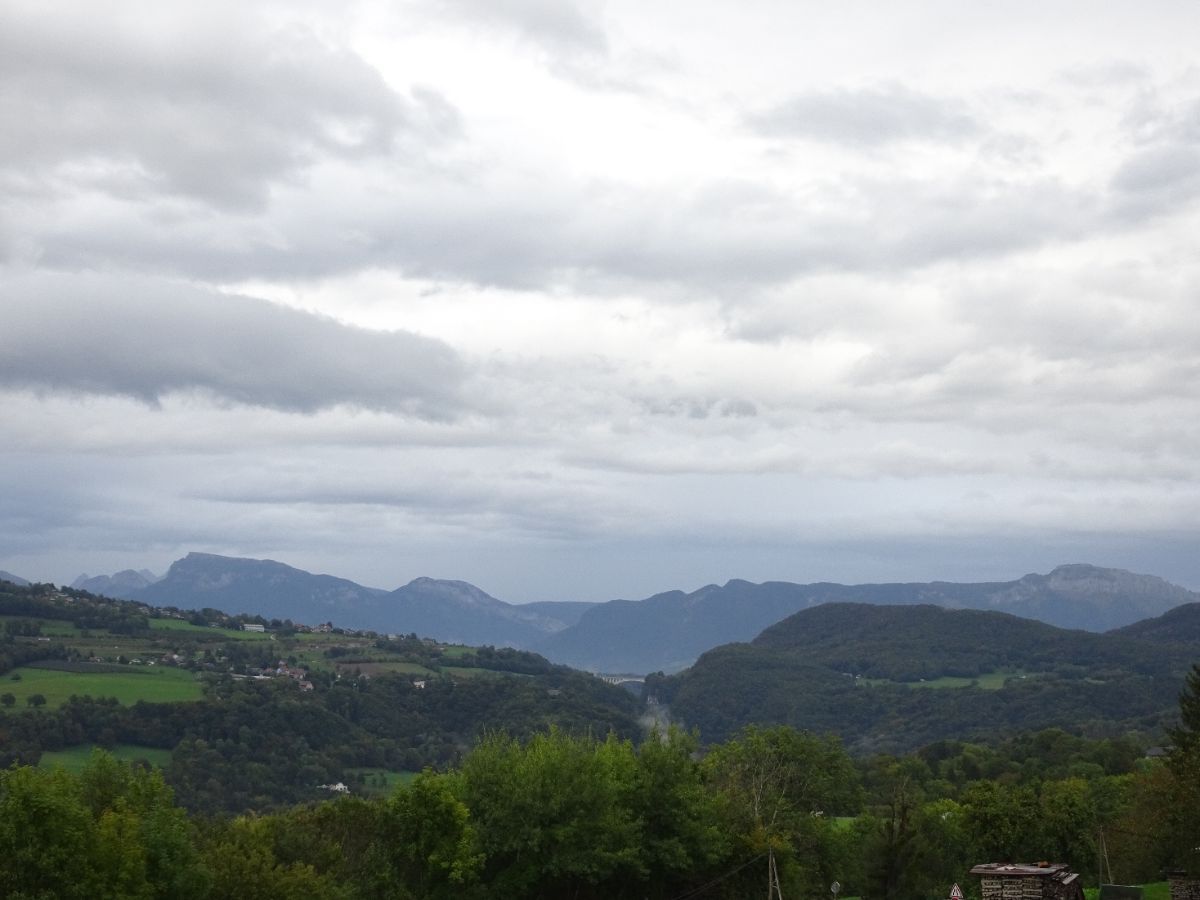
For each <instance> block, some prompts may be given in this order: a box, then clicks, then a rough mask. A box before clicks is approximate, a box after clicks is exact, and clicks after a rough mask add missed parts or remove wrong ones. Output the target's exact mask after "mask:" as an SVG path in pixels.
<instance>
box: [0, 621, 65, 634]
mask: <svg viewBox="0 0 1200 900" xmlns="http://www.w3.org/2000/svg"><path fill="white" fill-rule="evenodd" d="M10 620H11V621H14V622H37V623H38V624H39V625H41V626H42V636H43V637H78V636H79V629H78V628H76V627H75V626H74V625H72V624H71V623H70V622H63V621H62V620H60V619H39V618H38V617H37V616H0V633H3V630H4V623H5V622H7V621H10Z"/></svg>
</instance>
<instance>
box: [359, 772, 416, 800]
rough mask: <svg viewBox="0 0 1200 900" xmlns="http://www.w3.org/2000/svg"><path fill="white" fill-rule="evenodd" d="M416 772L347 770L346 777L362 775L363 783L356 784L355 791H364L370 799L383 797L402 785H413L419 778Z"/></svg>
mask: <svg viewBox="0 0 1200 900" xmlns="http://www.w3.org/2000/svg"><path fill="white" fill-rule="evenodd" d="M417 774H418V773H416V772H404V771H400V772H395V771H391V770H389V769H347V770H346V775H347V776H350V775H361V776H362V778H363V783H362V784H361V785H359V784H357V783H355V784H353V785H352V787H353V789H355V790H359V791H362V792H363V793H365V794H366V795H367V796H368V797H383V796H386V795H388V794H390V793H392V791H394V790H395V789H396V787H397V786H398V785H401V784H411V783H412V780H413V779H414V778H416V777H417Z"/></svg>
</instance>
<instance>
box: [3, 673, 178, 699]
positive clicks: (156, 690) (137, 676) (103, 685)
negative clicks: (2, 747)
mask: <svg viewBox="0 0 1200 900" xmlns="http://www.w3.org/2000/svg"><path fill="white" fill-rule="evenodd" d="M13 675H19V676H20V678H19V679H17V680H14V679H13V677H12V676H13ZM201 693H202V692H201V686H200V682H199V681H198V680H197V678H196V676H195V674H194V673H192V672H189V671H188V670H186V669H174V668H171V667H169V666H162V667H159V666H145V667H142V666H130V667H129V671H128V672H112V673H109V672H99V673H97V672H60V671H55V670H53V669H38V668H33V667H30V666H21V667H20V668H17V669H14V670H13V671H12V672H10V673H6V674H5V675H3V676H0V694H12V695H13V696H14V697H16V698H17V703H16V705H15V706H14V707H12V708H13V709H27V708H28V707H27V706H26V698H27V697H30V696H32V695H34V694H41V695H42V696H43V697H45V698H46V706H47V707H50V708H53V707H57V706H61V705H62V704H63V703H64V702H66V700H67V699H68V698H69V697H71V696H72V695H76V696H80V697H82V696H85V695H86V696H91V697H116V698H117V701H118V702H119V703H123V704H126V705H128V704H131V703H136V702H137V701H138V700H145V701H147V702H149V703H172V702H175V701H179V700H199V699H200V696H201Z"/></svg>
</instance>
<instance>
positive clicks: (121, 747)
mask: <svg viewBox="0 0 1200 900" xmlns="http://www.w3.org/2000/svg"><path fill="white" fill-rule="evenodd" d="M95 748H96V745H95V744H80V745H79V746H78V747H69V748H67V749H66V750H47V751H45V752H44V753H42V758H41V761H40V762H38V766H39V767H40V768H43V769H52V768H54V767H55V766H60V767H62V768H64V769H66V770H67V771H68V772H71V773H73V774H78V773H79V772H81V771H82V770H83V767H84V766H86V765H87V764H88V761H89V760H90V759H91V758H92V751H93V750H94V749H95ZM108 752H109V753H111V754H112V755H113V756H114V757H116V758H117V759H119V760H121V761H122V762H135V761H137V760H139V759H144V760H145V761H146V762H148V763H150V765H152V766H154V767H155V768H159V769H161V768H163V767H164V766H166V765H167V763H169V762H170V761H171V751H170V750H163V749H161V748H159V747H141V746H138V745H137V744H117V745H116V746H115V747H112V748H110V749H109V750H108Z"/></svg>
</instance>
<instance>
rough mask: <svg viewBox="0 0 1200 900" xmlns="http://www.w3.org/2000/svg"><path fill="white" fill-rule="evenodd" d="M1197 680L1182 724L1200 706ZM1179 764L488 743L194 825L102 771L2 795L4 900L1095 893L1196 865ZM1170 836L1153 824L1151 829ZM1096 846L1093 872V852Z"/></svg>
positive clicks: (1191, 807)
mask: <svg viewBox="0 0 1200 900" xmlns="http://www.w3.org/2000/svg"><path fill="white" fill-rule="evenodd" d="M1198 687H1200V670H1198V674H1197V675H1196V676H1195V678H1194V681H1193V684H1192V685H1191V687H1190V688H1189V692H1188V694H1186V695H1185V700H1184V706H1185V709H1189V708H1191V709H1194V708H1195V705H1196V703H1198V702H1200V700H1197V697H1198V696H1200V694H1198V693H1197V688H1198ZM1180 734H1181V735H1183V736H1184V737H1185V741H1183V742H1181V743H1180V745H1179V748H1178V749H1177V750H1176V752H1175V754H1173V755H1172V756H1171V758H1170V759H1169V760H1168V761H1167V762H1166V763H1158V762H1151V761H1147V760H1143V759H1141V758H1140V757H1139V755H1138V754H1137V753H1136V752H1135V750H1134V748H1133V746H1132V745H1131V744H1130V743H1129V742H1128V741H1125V740H1118V741H1089V740H1086V739H1083V738H1079V737H1076V736H1072V735H1069V734H1066V733H1065V732H1062V731H1047V732H1042V733H1039V734H1036V735H1026V736H1022V737H1020V738H1016V739H1013V740H1012V741H1009V742H1006V743H1004V744H1002V745H999V746H995V747H984V746H980V745H973V744H950V743H945V744H940V745H937V746H934V747H930V748H927V749H926V750H925V751H923V752H922V753H921V754H918V755H913V756H907V757H890V756H879V757H873V758H871V759H869V760H862V761H860V762H859V763H857V764H855V763H854V762H852V761H851V759H850V758H849V757H848V756H847V755H846V753H845V751H844V750H843V749H842V747H841V746H840V744H839V743H838V742H837V741H836V740H833V739H830V738H821V737H817V736H814V735H811V734H808V733H804V732H797V731H793V730H791V729H788V728H771V729H756V728H750V729H747V730H745V731H743V732H741V733H740V734H738V735H737V736H736V737H735V738H734V739H732V740H730V741H729V742H727V743H725V744H722V745H718V746H715V747H713V748H711V749H710V751H709V752H708V753H707V754H705V755H703V756H700V754H698V753H697V750H698V747H697V744H696V741H695V738H694V737H693V736H689V735H687V734H684V733H682V732H679V731H677V730H671V731H669V732H667V733H666V734H660V733H657V732H655V733H652V734H651V735H650V737H649V738H648V739H647V740H645V741H644V742H643V743H641V744H640V746H635V745H634V744H633V743H632V742H631V741H628V740H622V739H620V738H618V737H617V736H615V735H610V736H609V737H608V738H606V739H599V738H591V737H571V736H569V735H567V734H566V733H564V732H563V731H560V730H557V729H551V730H550V731H546V732H542V733H540V734H537V735H535V736H533V737H532V738H530V739H529V740H527V741H517V740H515V739H513V738H511V737H508V736H506V735H504V734H499V733H496V734H490V735H488V736H485V737H484V738H482V739H481V741H480V742H479V743H478V744H477V746H476V747H475V749H474V750H473V751H472V752H471V753H470V754H469V755H468V756H467V757H466V758H465V759H464V761H463V763H462V765H461V766H460V767H458V768H453V769H450V770H448V771H446V772H444V773H440V774H439V773H436V772H434V771H432V770H427V771H426V772H424V773H423V774H421V775H419V776H417V777H416V779H415V780H413V781H412V782H411V783H409V784H407V785H404V786H401V787H399V788H398V789H396V790H395V791H394V792H393V793H392V794H391V795H390V796H388V797H386V798H383V799H378V800H371V799H364V798H362V797H355V796H349V797H344V798H339V799H337V800H332V801H326V802H323V803H317V804H308V805H299V806H295V807H292V808H289V809H284V810H280V811H277V812H274V813H270V814H259V815H249V816H239V817H236V818H217V819H207V818H196V817H192V818H189V817H188V816H187V814H186V813H185V812H184V811H183V809H182V808H181V807H179V806H177V805H176V803H175V802H174V800H173V798H172V792H171V789H170V787H169V786H168V785H167V784H166V783H165V781H164V780H163V778H162V777H161V776H160V775H159V774H158V773H156V772H152V771H149V770H147V769H144V768H141V767H138V766H136V765H133V766H129V765H125V764H121V763H117V762H115V761H114V760H113V759H112V758H111V757H108V756H107V755H106V754H104V753H103V752H101V751H97V752H96V753H95V754H94V755H93V758H92V761H91V763H90V764H89V765H88V766H87V768H85V770H84V771H83V772H82V774H80V775H78V776H73V775H69V774H67V773H66V772H65V771H63V770H53V771H46V770H39V769H34V768H29V767H16V768H10V769H8V770H7V771H4V772H0V895H3V896H5V897H8V898H13V900H26V898H35V897H56V898H58V897H62V898H70V897H89V898H96V897H99V898H104V897H143V898H156V897H163V898H166V897H172V898H177V897H184V898H234V897H237V898H242V900H254V898H259V897H261V898H275V897H279V896H286V897H299V898H337V900H357V898H362V900H367V898H371V900H383V898H394V900H416V898H430V900H437V898H451V897H453V898H476V900H483V898H501V897H503V898H506V900H508V898H512V900H521V898H540V897H572V898H580V900H592V898H614V900H620V898H657V900H666V898H678V897H684V896H695V897H699V896H704V897H714V898H735V897H736V898H741V897H745V896H749V895H752V894H754V893H757V892H758V891H760V890H761V889H762V885H763V881H764V880H765V876H766V866H767V859H768V857H773V858H774V860H775V862H776V865H777V869H778V872H779V875H780V881H781V883H782V886H783V890H784V894H785V896H821V895H823V894H824V893H825V890H826V886H827V885H828V884H829V883H830V882H831V881H832V880H834V879H837V880H839V881H840V882H841V883H842V884H843V889H844V891H845V892H846V893H847V894H848V895H851V896H868V897H872V898H885V900H919V898H924V897H929V896H940V895H941V894H942V893H944V892H945V889H946V888H947V887H948V885H949V884H950V883H952V882H959V883H960V884H962V885H963V886H964V887H965V888H967V891H968V895H969V896H977V895H978V893H977V889H976V885H975V884H973V883H972V881H971V879H969V877H968V876H967V875H966V871H967V869H968V868H969V867H970V866H971V865H972V864H974V863H976V862H980V861H1003V860H1014V859H1030V860H1034V859H1043V858H1049V859H1055V860H1061V861H1064V862H1067V863H1068V864H1070V865H1072V866H1073V867H1074V868H1075V869H1076V870H1077V871H1079V872H1081V873H1082V875H1083V877H1084V878H1085V880H1087V881H1088V882H1089V883H1094V882H1095V880H1096V876H1095V874H1094V873H1095V871H1096V865H1097V864H1098V862H1099V861H1100V860H1102V859H1104V860H1107V863H1108V869H1107V871H1105V873H1104V876H1105V878H1106V880H1107V879H1110V878H1115V879H1117V880H1120V881H1123V882H1127V883H1138V882H1141V881H1144V880H1152V879H1155V878H1156V877H1157V875H1158V872H1159V869H1160V868H1161V867H1162V866H1164V865H1178V864H1181V863H1187V862H1189V861H1193V860H1192V858H1191V857H1190V856H1189V853H1191V852H1192V851H1191V850H1190V848H1191V847H1193V846H1194V845H1195V843H1196V841H1195V838H1196V836H1197V834H1200V831H1198V827H1200V812H1198V810H1200V805H1198V804H1197V803H1196V801H1197V800H1198V799H1200V782H1198V781H1197V777H1196V776H1197V771H1200V769H1198V767H1197V756H1198V753H1197V750H1196V742H1195V741H1194V740H1193V739H1194V737H1195V734H1196V731H1195V729H1194V727H1192V726H1191V725H1190V724H1189V719H1188V716H1187V715H1186V714H1185V718H1184V722H1183V725H1182V726H1181V731H1180ZM1156 821H1157V823H1158V824H1155V822H1156ZM1101 835H1103V839H1104V847H1103V850H1104V851H1106V852H1102V850H1101V847H1100V845H1099V843H1098V841H1099V840H1100V836H1101Z"/></svg>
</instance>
